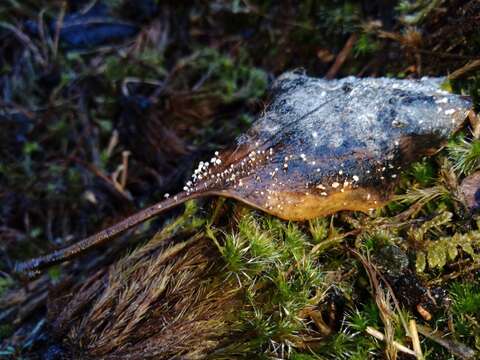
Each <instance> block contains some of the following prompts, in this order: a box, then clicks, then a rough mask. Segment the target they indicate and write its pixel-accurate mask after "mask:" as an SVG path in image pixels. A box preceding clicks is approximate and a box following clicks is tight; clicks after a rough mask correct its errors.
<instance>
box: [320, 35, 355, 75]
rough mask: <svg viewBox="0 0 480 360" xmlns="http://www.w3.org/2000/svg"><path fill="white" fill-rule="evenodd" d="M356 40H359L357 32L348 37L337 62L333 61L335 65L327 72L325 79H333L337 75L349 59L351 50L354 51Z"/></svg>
mask: <svg viewBox="0 0 480 360" xmlns="http://www.w3.org/2000/svg"><path fill="white" fill-rule="evenodd" d="M356 42H357V34H355V33H353V34H352V35H350V37H349V38H348V40H347V42H346V43H345V46H344V47H343V49H342V50H341V51H340V52H339V53H338V55H337V58H336V59H335V62H334V63H333V65H332V66H331V67H330V69H329V70H328V72H327V74H326V75H325V79H333V78H334V77H335V76H337V73H338V71H339V70H340V68H341V67H342V65H343V63H344V62H345V61H346V60H347V58H348V55H350V52H351V51H352V49H353V46H354V45H355V43H356Z"/></svg>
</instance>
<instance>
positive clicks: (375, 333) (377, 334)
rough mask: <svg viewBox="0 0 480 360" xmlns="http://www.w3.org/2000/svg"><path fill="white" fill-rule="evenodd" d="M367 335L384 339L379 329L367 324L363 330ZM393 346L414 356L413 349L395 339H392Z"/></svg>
mask: <svg viewBox="0 0 480 360" xmlns="http://www.w3.org/2000/svg"><path fill="white" fill-rule="evenodd" d="M365 331H366V332H367V333H368V334H369V335H372V336H373V337H374V338H375V339H378V340H380V341H385V335H383V334H382V333H381V332H380V331H378V330H376V329H374V328H372V327H371V326H367V328H366V330H365ZM393 346H394V347H395V348H396V349H397V350H398V351H401V352H403V353H405V354H409V355H413V356H415V355H416V354H415V351H413V350H412V349H410V348H408V347H406V346H404V345H402V344H400V343H399V342H397V341H393Z"/></svg>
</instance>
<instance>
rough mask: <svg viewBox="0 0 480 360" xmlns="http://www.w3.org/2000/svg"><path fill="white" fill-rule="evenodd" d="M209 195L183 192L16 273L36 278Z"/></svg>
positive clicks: (21, 266)
mask: <svg viewBox="0 0 480 360" xmlns="http://www.w3.org/2000/svg"><path fill="white" fill-rule="evenodd" d="M207 195H209V193H208V192H196V193H186V192H181V193H179V194H178V195H175V196H173V197H171V198H168V199H165V200H163V201H160V202H158V203H156V204H155V205H152V206H150V207H148V208H146V209H144V210H141V211H139V212H137V213H135V214H133V215H132V216H130V217H128V218H126V219H125V220H123V221H121V222H119V223H117V224H115V225H113V226H111V227H109V228H107V229H104V230H102V231H100V232H98V233H96V234H95V235H92V236H89V237H87V238H86V239H83V240H81V241H79V242H77V243H75V244H73V245H70V246H68V247H66V248H64V249H59V250H56V251H54V252H52V253H50V254H48V255H45V256H41V257H38V258H35V259H32V260H29V261H26V262H22V263H17V264H15V269H14V272H15V273H17V274H19V275H26V276H27V277H34V276H36V275H38V274H39V273H40V270H42V269H45V268H47V267H49V266H52V265H55V264H59V263H61V262H64V261H66V260H70V259H72V258H74V257H76V256H78V255H80V254H83V253H85V252H87V251H89V250H91V249H93V248H95V247H97V246H99V245H102V244H104V243H106V242H108V241H109V240H111V239H112V238H113V236H115V235H117V234H119V233H121V232H123V231H125V230H127V229H130V228H131V227H133V226H135V225H137V224H140V223H141V222H144V221H146V220H148V219H150V218H152V217H154V216H156V215H158V214H160V213H163V212H164V211H167V210H169V209H171V208H173V207H175V206H177V205H180V204H182V203H184V202H185V201H187V200H190V199H195V198H199V197H203V196H207Z"/></svg>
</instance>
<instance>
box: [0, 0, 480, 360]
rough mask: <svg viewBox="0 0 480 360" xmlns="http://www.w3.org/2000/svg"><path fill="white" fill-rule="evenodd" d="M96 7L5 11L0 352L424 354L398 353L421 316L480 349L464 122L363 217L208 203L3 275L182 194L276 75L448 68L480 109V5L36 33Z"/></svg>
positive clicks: (397, 6)
mask: <svg viewBox="0 0 480 360" xmlns="http://www.w3.org/2000/svg"><path fill="white" fill-rule="evenodd" d="M87 3H89V4H87ZM94 3H95V2H82V1H68V2H60V1H59V2H50V1H43V2H42V1H40V2H37V1H22V2H20V1H15V0H7V1H6V2H5V3H4V4H2V5H0V39H1V42H0V54H1V55H0V84H1V86H0V89H1V93H0V94H1V97H0V238H1V242H0V271H1V273H0V274H1V275H0V339H1V350H0V357H2V358H3V357H4V358H25V359H29V358H32V359H33V358H38V357H40V356H43V357H44V358H47V359H56V358H62V357H63V358H71V357H77V358H86V357H97V358H108V357H109V356H110V357H111V358H114V357H115V356H116V357H117V358H125V357H126V356H129V357H130V358H146V357H148V356H150V357H153V358H172V357H179V356H185V357H186V358H206V357H207V358H215V359H231V358H241V357H245V356H249V357H258V358H291V359H338V358H345V359H370V358H371V359H381V358H385V357H388V358H390V359H394V358H396V357H398V358H413V357H412V356H411V355H406V354H404V353H402V352H398V353H397V350H396V348H395V346H394V345H393V341H396V342H398V343H401V344H404V345H406V346H407V347H410V348H411V347H412V345H411V344H412V343H411V340H410V336H411V330H410V328H409V326H408V324H409V321H410V320H415V321H416V324H417V325H418V329H419V331H420V333H421V334H420V340H421V347H422V350H423V354H424V356H425V357H426V358H432V359H454V358H462V357H463V358H466V357H467V356H468V355H469V354H471V351H474V352H476V355H473V357H472V358H475V356H479V355H478V353H479V352H480V325H479V324H480V286H479V284H478V281H479V272H478V271H479V268H480V266H479V260H480V258H479V255H478V254H479V250H480V230H479V224H478V222H477V221H478V219H477V217H476V215H475V214H472V213H471V212H470V211H469V210H468V209H466V207H465V203H464V201H462V198H461V196H459V194H460V190H459V186H460V183H461V181H462V179H463V178H464V177H465V176H468V175H470V174H472V173H474V172H475V171H476V170H477V169H478V168H479V166H480V147H479V140H478V139H475V138H474V134H472V133H471V129H470V128H468V127H467V128H465V129H464V130H463V131H462V132H461V133H459V134H458V136H457V137H455V138H454V139H452V140H451V142H450V144H449V146H448V147H447V148H446V149H444V150H443V151H442V152H440V153H438V154H437V155H435V156H434V157H432V158H428V159H424V160H423V161H421V162H419V163H416V164H414V165H413V166H412V167H411V169H410V170H409V171H407V172H405V173H404V174H403V175H402V179H401V184H400V186H399V188H398V190H397V192H398V196H397V198H396V199H395V200H394V201H392V202H391V203H390V204H389V205H388V206H386V207H385V208H383V209H381V210H378V211H377V212H376V214H374V215H372V216H367V215H365V214H361V213H348V212H345V213H339V214H334V215H332V216H328V217H325V218H319V219H315V220H312V221H309V222H303V223H288V222H284V221H281V220H278V219H276V218H273V217H270V216H266V215H264V214H261V213H258V212H255V211H252V210H251V209H248V208H245V207H243V206H241V205H240V204H238V203H236V202H234V201H224V200H222V199H211V200H208V201H205V202H203V203H189V204H187V206H186V208H185V210H184V209H178V210H176V211H174V212H172V213H171V214H169V215H168V216H162V218H161V219H156V220H153V221H150V222H148V223H147V224H145V225H142V226H141V227H139V228H138V229H136V230H135V231H130V232H129V233H127V234H126V235H124V236H122V237H121V238H119V239H117V240H116V241H114V242H112V243H111V244H109V245H108V247H105V248H103V249H99V250H97V251H95V252H93V253H92V254H90V255H88V256H85V257H83V258H82V259H79V260H76V261H72V262H71V263H69V264H66V265H62V266H58V267H55V268H52V269H51V270H50V271H49V272H48V274H46V275H44V276H42V277H40V278H39V279H37V280H35V281H34V282H32V283H30V284H29V285H28V286H26V285H25V284H22V282H21V281H20V280H18V279H15V278H14V277H12V276H11V275H10V269H11V267H12V264H13V262H14V261H16V260H24V259H28V258H30V257H33V256H37V255H39V254H43V253H45V252H48V251H50V250H52V249H55V248H57V247H59V246H63V245H65V244H68V243H71V242H73V241H74V239H78V238H81V237H84V236H86V235H88V234H91V233H93V232H94V231H95V230H98V229H100V228H102V227H105V226H106V225H108V224H112V223H114V222H115V221H118V220H120V219H121V218H123V217H124V216H126V215H127V214H129V213H132V212H134V211H135V210H137V209H139V208H142V207H144V206H146V205H148V204H152V203H154V202H156V201H158V200H160V199H161V198H162V196H163V194H164V193H167V192H168V193H175V192H177V191H178V190H180V189H181V187H182V186H183V183H184V180H185V179H186V178H187V177H188V176H189V174H190V172H191V170H192V168H193V167H194V166H195V164H196V162H197V161H198V160H203V159H205V158H208V157H209V156H210V155H211V154H212V153H213V152H214V151H216V150H218V149H220V148H222V147H224V146H226V145H227V144H228V143H230V142H231V141H232V140H233V139H234V138H235V137H236V136H237V135H238V134H240V133H241V132H242V131H244V130H245V129H246V128H248V126H249V124H250V123H251V121H252V119H253V118H254V116H255V114H256V113H258V112H259V111H261V110H262V107H263V104H264V102H265V101H266V90H267V88H268V84H269V82H270V81H271V79H273V78H274V77H275V76H276V75H278V74H280V73H282V72H283V71H286V70H291V69H294V68H298V67H302V68H305V69H306V71H307V72H308V73H309V74H310V75H314V76H325V75H326V74H327V73H328V74H330V75H331V76H336V77H341V76H346V75H357V76H381V75H382V76H394V77H419V76H424V75H433V76H440V75H448V74H451V75H452V76H451V78H450V80H449V81H448V82H446V83H445V88H446V89H448V90H451V91H455V92H457V93H462V94H465V95H470V96H471V97H472V98H473V99H474V101H475V106H476V110H477V111H478V110H479V105H480V104H479V103H478V101H479V98H480V96H479V95H480V73H479V71H478V68H479V66H478V65H475V61H477V62H478V59H479V56H480V30H479V27H478V21H479V18H478V14H479V13H480V5H479V4H478V2H477V1H385V2H371V1H303V2H299V3H298V4H297V3H296V2H276V1H253V2H251V1H249V2H246V1H245V2H241V1H214V2H204V3H198V4H196V5H191V4H189V3H187V2H185V3H184V2H158V3H156V2H155V1H139V2H136V3H137V5H131V4H129V3H128V2H123V1H106V2H105V4H107V5H108V6H109V7H110V9H111V11H112V17H113V18H114V19H116V20H115V21H117V22H119V23H121V22H128V23H131V24H133V25H135V26H137V27H138V33H137V34H136V35H135V36H132V37H129V38H125V39H123V40H118V39H117V41H116V42H115V43H108V44H105V45H104V46H97V47H94V48H89V49H80V50H78V49H77V50H75V49H72V48H68V47H67V46H66V44H65V43H62V41H59V40H58V36H57V32H56V30H55V29H56V28H55V26H53V27H48V26H47V25H45V24H50V23H51V22H52V21H53V24H55V21H54V20H55V19H62V17H63V16H64V14H68V13H69V12H72V11H85V6H87V7H88V6H91V5H92V4H94ZM29 22H37V24H39V26H40V27H41V26H42V24H44V25H43V27H44V32H43V33H41V32H40V33H38V34H32V33H31V32H29V30H28V29H29V27H28V23H29ZM59 23H60V22H59ZM349 40H350V41H349ZM346 44H347V45H348V44H350V45H348V46H347V45H346ZM342 49H344V50H345V51H346V52H347V53H348V56H347V58H346V60H345V61H344V62H343V63H339V62H338V59H339V57H337V55H338V54H339V53H340V52H341V51H342ZM335 64H336V65H335ZM372 329H373V330H377V331H379V332H380V333H382V334H383V335H384V336H385V337H386V341H380V340H377V339H376V338H374V337H373V336H371V333H372ZM433 329H436V330H438V331H439V333H442V334H447V335H446V337H441V336H440V335H435V333H434V334H433V335H432V334H431V333H432V331H433ZM439 333H438V334H439ZM432 338H433V339H434V340H432ZM435 339H436V340H435ZM439 339H440V340H441V339H447V340H448V342H446V341H444V342H443V343H442V342H441V341H439Z"/></svg>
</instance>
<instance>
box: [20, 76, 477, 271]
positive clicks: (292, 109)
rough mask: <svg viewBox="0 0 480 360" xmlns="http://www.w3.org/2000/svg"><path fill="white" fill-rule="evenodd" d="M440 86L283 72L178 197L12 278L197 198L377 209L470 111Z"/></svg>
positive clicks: (312, 212)
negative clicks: (233, 137) (263, 102)
mask: <svg viewBox="0 0 480 360" xmlns="http://www.w3.org/2000/svg"><path fill="white" fill-rule="evenodd" d="M441 81H442V79H439V78H422V79H420V80H396V79H387V78H363V79H358V78H354V77H348V78H344V79H340V80H322V79H316V78H311V77H308V76H305V75H302V74H298V73H294V72H290V73H286V74H284V75H282V76H280V77H279V78H278V80H277V81H276V82H275V83H274V84H273V87H272V91H271V100H270V102H269V105H268V106H267V108H266V109H265V111H264V112H263V114H261V115H260V116H259V118H258V119H257V120H256V122H255V123H254V124H253V125H252V127H251V129H250V130H249V131H248V132H247V133H246V134H244V135H242V136H240V137H239V138H238V140H237V142H236V144H235V145H234V146H233V147H232V148H230V149H227V150H225V151H222V152H221V153H218V152H216V153H215V154H214V156H213V157H212V158H211V159H210V160H208V161H202V162H200V164H199V165H198V168H197V169H196V170H195V172H194V174H193V175H192V178H191V180H189V181H188V182H187V183H186V184H185V186H184V189H183V192H181V193H179V194H177V195H175V196H169V197H166V199H165V200H163V201H162V202H160V203H158V204H155V205H153V206H151V207H149V208H147V209H145V210H142V211H140V212H138V213H136V214H134V215H132V216H131V217H129V218H127V219H125V220H123V221H121V222H120V223H118V224H116V225H114V226H112V227H111V228H109V229H106V230H103V231H101V232H99V233H98V234H95V235H93V236H91V237H89V238H87V239H85V240H82V241H80V242H78V243H77V244H74V245H72V246H70V247H68V248H66V249H63V250H58V251H56V252H54V253H52V254H50V255H46V256H44V257H40V258H37V259H33V260H31V261H29V262H26V263H21V264H19V265H17V267H16V270H17V271H18V272H22V273H32V272H35V271H37V270H38V269H40V268H43V267H47V266H49V265H51V264H54V263H59V262H61V261H64V260H67V259H70V258H72V257H74V256H76V255H78V254H79V253H82V252H84V251H85V250H87V249H89V248H91V247H93V246H96V245H99V244H102V243H104V242H106V241H107V240H109V239H110V238H111V237H112V236H113V235H115V234H118V233H120V232H122V231H124V230H126V229H128V228H130V227H132V226H134V225H136V224H138V223H140V222H142V221H145V220H146V219H149V218H151V217H153V216H155V215H157V214H159V213H161V212H163V211H165V210H167V209H170V208H171V207H173V206H176V205H178V204H180V203H182V202H184V201H186V200H188V199H191V198H197V197H201V196H209V195H221V196H226V197H230V198H235V199H238V200H239V201H241V202H244V203H246V204H249V205H251V206H253V207H255V208H258V209H261V210H263V211H265V212H267V213H270V214H273V215H275V216H278V217H280V218H283V219H288V220H306V219H311V218H314V217H317V216H321V215H326V214H331V213H334V212H337V211H340V210H360V211H368V210H370V209H374V208H378V207H380V206H382V205H383V204H385V202H386V201H388V199H389V196H390V195H391V193H392V190H393V187H394V185H395V183H396V180H397V179H398V174H399V173H400V172H401V171H402V169H403V168H404V167H405V166H406V165H408V164H409V163H411V162H412V161H415V160H417V159H419V158H420V157H422V156H424V155H428V154H431V153H433V152H435V151H438V149H440V148H441V147H442V146H443V144H444V143H445V142H446V140H447V139H448V138H449V136H450V135H451V134H452V133H453V132H454V131H455V130H456V129H458V127H459V126H460V125H461V124H462V123H463V121H464V119H465V117H466V113H467V111H468V110H469V109H470V108H471V102H470V101H469V100H468V99H466V98H464V97H461V96H458V95H454V94H450V93H447V92H445V91H443V90H441V89H440V83H441Z"/></svg>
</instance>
